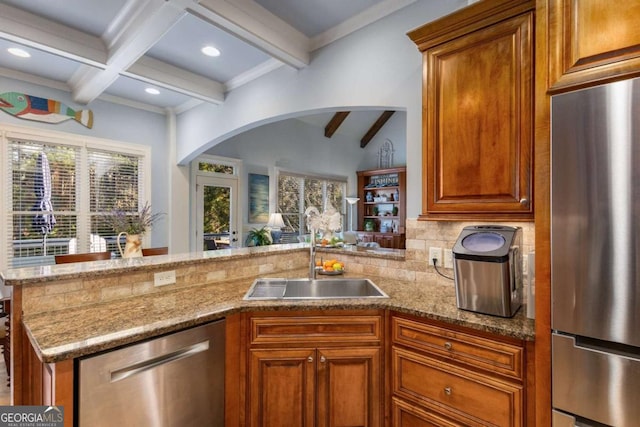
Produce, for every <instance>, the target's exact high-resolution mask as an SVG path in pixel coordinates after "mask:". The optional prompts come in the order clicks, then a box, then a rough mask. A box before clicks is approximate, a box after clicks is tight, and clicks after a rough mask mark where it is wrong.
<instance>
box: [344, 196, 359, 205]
mask: <svg viewBox="0 0 640 427" xmlns="http://www.w3.org/2000/svg"><path fill="white" fill-rule="evenodd" d="M345 200H346V201H347V203H349V204H350V205H353V204H354V203H355V202H357V201H358V200H360V197H345Z"/></svg>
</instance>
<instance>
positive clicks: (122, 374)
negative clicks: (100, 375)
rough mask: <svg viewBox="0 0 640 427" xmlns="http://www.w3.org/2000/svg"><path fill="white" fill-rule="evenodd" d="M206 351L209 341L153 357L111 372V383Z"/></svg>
mask: <svg viewBox="0 0 640 427" xmlns="http://www.w3.org/2000/svg"><path fill="white" fill-rule="evenodd" d="M207 350H209V340H207V341H202V342H199V343H197V344H193V345H190V346H188V347H184V348H181V349H180V350H177V351H174V352H172V353H167V354H164V355H162V356H158V357H154V358H152V359H149V360H145V361H143V362H140V363H136V364H134V365H131V366H127V367H125V368H121V369H118V370H115V371H111V382H112V383H114V382H116V381H120V380H124V379H125V378H129V377H132V376H134V375H136V374H139V373H141V372H144V371H148V370H149V369H153V368H155V367H158V366H160V365H164V364H166V363H169V362H174V361H176V360H181V359H186V358H187V357H191V356H193V355H195V354H198V353H202V352H203V351H207Z"/></svg>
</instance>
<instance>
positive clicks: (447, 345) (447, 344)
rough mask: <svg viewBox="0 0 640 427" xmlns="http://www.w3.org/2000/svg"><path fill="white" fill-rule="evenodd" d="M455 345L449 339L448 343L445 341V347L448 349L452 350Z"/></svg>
mask: <svg viewBox="0 0 640 427" xmlns="http://www.w3.org/2000/svg"><path fill="white" fill-rule="evenodd" d="M452 347H453V346H452V345H451V343H450V342H449V341H447V342H446V343H444V348H445V349H447V350H451V348H452Z"/></svg>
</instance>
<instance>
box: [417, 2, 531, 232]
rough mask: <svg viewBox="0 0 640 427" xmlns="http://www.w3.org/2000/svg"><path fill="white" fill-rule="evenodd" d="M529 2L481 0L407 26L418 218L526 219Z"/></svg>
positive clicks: (528, 192) (528, 204) (528, 203)
mask: <svg viewBox="0 0 640 427" xmlns="http://www.w3.org/2000/svg"><path fill="white" fill-rule="evenodd" d="M534 9H535V2H534V1H522V0H519V1H514V0H500V1H497V0H493V1H482V2H478V3H475V4H473V5H471V6H469V7H466V8H464V9H461V10H459V11H458V12H455V13H453V14H451V15H447V16H445V17H443V18H441V19H439V20H437V21H434V22H431V23H428V24H426V25H424V26H422V27H420V28H417V29H415V30H413V31H412V32H410V33H409V37H410V38H411V39H412V40H413V41H414V42H415V43H416V45H417V46H418V48H419V49H420V51H421V52H423V67H424V72H423V79H424V80H423V89H422V90H423V101H422V102H423V201H422V209H423V211H422V215H420V219H434V220H439V219H447V220H448V219H460V220H469V219H474V220H488V221H491V220H531V219H532V218H533V203H532V200H533V194H532V193H533V179H532V174H533V153H532V152H533V144H532V141H533V126H532V124H533V104H534V99H533V89H534V87H533V64H534V61H533V54H534V51H533V28H534Z"/></svg>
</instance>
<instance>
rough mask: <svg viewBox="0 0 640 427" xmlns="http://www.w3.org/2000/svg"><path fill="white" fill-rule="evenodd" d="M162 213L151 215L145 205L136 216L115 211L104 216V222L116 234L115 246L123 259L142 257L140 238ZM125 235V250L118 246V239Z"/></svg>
mask: <svg viewBox="0 0 640 427" xmlns="http://www.w3.org/2000/svg"><path fill="white" fill-rule="evenodd" d="M162 215H164V213H160V212H158V213H151V205H150V204H149V202H147V203H145V204H144V206H143V207H142V209H140V211H139V212H137V214H133V215H132V214H131V213H127V212H125V211H122V210H115V211H113V212H111V213H110V214H107V215H105V216H104V220H105V222H106V223H107V224H108V225H109V226H110V227H111V228H112V229H113V231H115V232H116V233H119V234H118V239H117V241H116V242H117V244H118V249H119V250H120V255H121V256H122V257H123V258H133V257H139V256H142V236H143V235H144V234H145V233H146V232H147V231H148V230H149V229H150V228H151V227H152V226H153V224H154V223H155V222H156V221H158V219H160V217H161V216H162ZM123 234H124V235H125V241H126V243H125V248H124V250H123V249H122V247H121V246H120V237H121V236H122V235H123Z"/></svg>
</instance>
